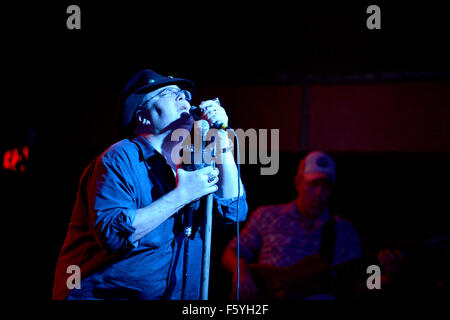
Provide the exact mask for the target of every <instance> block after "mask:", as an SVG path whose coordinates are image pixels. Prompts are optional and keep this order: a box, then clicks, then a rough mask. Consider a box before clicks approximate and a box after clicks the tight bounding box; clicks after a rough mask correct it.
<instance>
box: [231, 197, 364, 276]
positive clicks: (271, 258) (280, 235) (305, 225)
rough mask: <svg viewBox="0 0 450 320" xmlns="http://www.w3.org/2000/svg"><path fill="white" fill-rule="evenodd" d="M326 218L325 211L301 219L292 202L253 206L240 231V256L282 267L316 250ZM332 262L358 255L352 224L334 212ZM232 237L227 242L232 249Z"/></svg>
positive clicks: (359, 253)
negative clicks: (317, 215)
mask: <svg viewBox="0 0 450 320" xmlns="http://www.w3.org/2000/svg"><path fill="white" fill-rule="evenodd" d="M329 218H330V214H329V213H328V212H324V213H323V214H322V216H320V217H319V218H318V219H316V220H314V221H309V220H307V219H305V218H304V217H303V216H302V215H301V214H300V213H299V212H298V210H297V205H296V202H295V201H293V202H290V203H288V204H281V205H270V206H263V207H259V208H258V209H256V210H255V211H254V212H253V213H252V215H251V216H250V218H249V219H248V221H247V223H246V226H245V228H244V229H243V230H242V232H241V233H240V237H239V244H240V245H239V250H240V257H241V258H243V259H244V260H245V261H247V262H249V263H252V262H253V263H254V262H257V263H260V264H264V265H270V266H276V267H282V266H289V265H292V264H295V263H296V262H298V261H299V260H301V259H303V258H305V257H307V256H309V255H311V254H315V253H318V251H319V248H320V242H321V233H322V232H321V229H322V228H321V227H322V225H323V224H324V223H325V222H326V221H327V220H328V219H329ZM335 220H336V243H335V253H334V259H333V262H332V265H336V264H340V263H342V262H345V261H348V260H351V259H356V258H359V257H360V256H361V246H360V242H359V237H358V235H357V233H356V231H355V229H354V228H353V226H352V224H351V223H350V222H349V221H347V220H344V219H342V218H340V217H338V216H335ZM236 245H237V241H236V237H235V238H234V239H233V240H232V241H231V242H230V244H229V246H231V247H232V248H233V249H235V250H236Z"/></svg>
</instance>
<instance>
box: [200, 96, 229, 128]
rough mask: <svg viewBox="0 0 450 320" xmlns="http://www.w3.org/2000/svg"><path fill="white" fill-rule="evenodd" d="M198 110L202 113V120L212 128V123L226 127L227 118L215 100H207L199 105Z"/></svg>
mask: <svg viewBox="0 0 450 320" xmlns="http://www.w3.org/2000/svg"><path fill="white" fill-rule="evenodd" d="M199 107H200V108H202V109H203V110H204V111H203V113H202V119H204V120H206V121H208V123H209V125H210V126H212V125H213V124H214V123H216V122H219V123H222V124H224V125H225V126H228V116H227V113H226V112H225V109H224V108H222V106H221V105H220V104H219V103H218V102H217V101H215V100H207V101H203V102H202V103H200V106H199Z"/></svg>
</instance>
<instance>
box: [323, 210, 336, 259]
mask: <svg viewBox="0 0 450 320" xmlns="http://www.w3.org/2000/svg"><path fill="white" fill-rule="evenodd" d="M335 244H336V221H335V220H334V216H331V217H330V219H328V221H327V222H325V223H324V224H323V226H322V236H321V240H320V249H319V256H320V257H321V258H322V259H323V260H325V261H326V262H327V263H328V265H331V263H332V262H333V258H334V247H335Z"/></svg>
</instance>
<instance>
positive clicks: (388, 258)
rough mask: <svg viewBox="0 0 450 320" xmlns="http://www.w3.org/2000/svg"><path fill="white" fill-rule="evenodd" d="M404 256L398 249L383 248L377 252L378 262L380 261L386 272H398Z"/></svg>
mask: <svg viewBox="0 0 450 320" xmlns="http://www.w3.org/2000/svg"><path fill="white" fill-rule="evenodd" d="M404 258H405V256H404V254H403V253H401V252H400V251H398V250H394V251H391V250H389V249H385V250H381V251H380V252H379V253H378V262H380V265H381V267H382V268H383V269H384V270H385V271H386V272H388V273H397V272H399V271H400V268H401V264H402V262H403V260H404Z"/></svg>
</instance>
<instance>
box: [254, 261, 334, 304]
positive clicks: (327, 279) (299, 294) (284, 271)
mask: <svg viewBox="0 0 450 320" xmlns="http://www.w3.org/2000/svg"><path fill="white" fill-rule="evenodd" d="M249 268H250V270H251V271H252V275H253V279H254V281H255V284H256V286H257V287H258V289H259V295H258V296H257V297H254V298H255V299H258V300H280V299H301V298H305V297H308V296H311V295H315V294H332V292H333V290H332V289H333V286H332V275H331V269H330V267H329V265H328V264H327V263H326V262H325V261H324V260H323V259H322V258H321V257H320V256H319V255H316V254H314V255H310V256H308V257H306V258H304V259H302V260H300V261H299V262H297V263H295V264H293V265H291V266H288V267H272V266H265V265H261V264H250V265H249Z"/></svg>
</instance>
